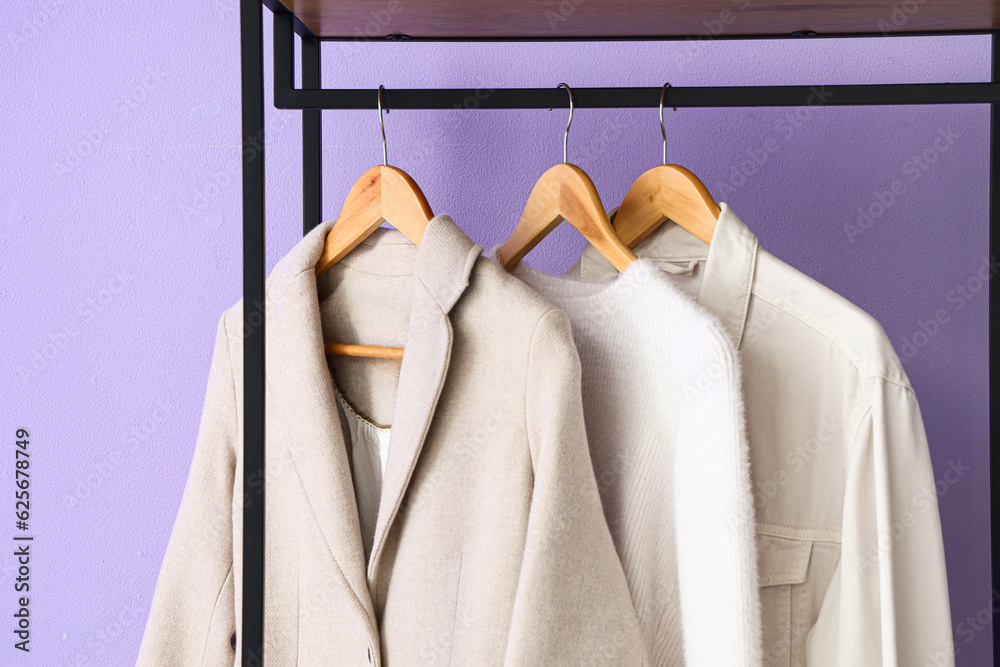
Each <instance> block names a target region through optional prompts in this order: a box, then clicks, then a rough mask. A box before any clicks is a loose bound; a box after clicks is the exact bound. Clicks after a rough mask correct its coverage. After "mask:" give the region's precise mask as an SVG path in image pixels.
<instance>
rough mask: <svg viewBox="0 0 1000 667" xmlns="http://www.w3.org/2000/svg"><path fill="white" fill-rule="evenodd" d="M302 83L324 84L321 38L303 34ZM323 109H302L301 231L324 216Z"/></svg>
mask: <svg viewBox="0 0 1000 667" xmlns="http://www.w3.org/2000/svg"><path fill="white" fill-rule="evenodd" d="M302 87H303V88H314V89H317V90H318V89H320V88H322V87H323V86H322V81H321V78H320V41H319V39H317V38H315V37H309V36H305V35H303V36H302ZM322 113H323V112H322V110H320V109H305V110H303V111H302V234H303V235H305V234H308V233H309V230H310V229H312V228H313V227H315V226H316V225H318V224H319V223H320V222H321V221H322V220H323V135H322V120H321V119H322V116H321V114H322Z"/></svg>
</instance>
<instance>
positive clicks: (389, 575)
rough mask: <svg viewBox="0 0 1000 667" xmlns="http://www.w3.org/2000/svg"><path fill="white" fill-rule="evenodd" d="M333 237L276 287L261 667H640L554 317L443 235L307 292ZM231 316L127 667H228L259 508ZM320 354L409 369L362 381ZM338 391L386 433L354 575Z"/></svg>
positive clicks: (272, 291)
mask: <svg viewBox="0 0 1000 667" xmlns="http://www.w3.org/2000/svg"><path fill="white" fill-rule="evenodd" d="M332 224H333V223H332V221H328V222H324V223H322V224H320V225H319V226H318V227H316V228H315V229H313V230H312V231H311V232H310V233H309V234H307V235H306V236H305V237H304V238H303V239H302V241H300V242H299V243H298V244H296V246H295V247H294V248H293V249H292V250H291V252H290V253H289V254H288V255H286V256H285V257H283V258H282V259H281V260H280V261H279V262H278V263H277V265H276V266H275V268H274V270H273V272H272V274H271V275H270V277H269V278H268V281H267V297H266V300H267V305H266V312H267V330H266V332H267V334H266V346H267V349H266V354H267V356H266V385H267V386H266V410H267V413H266V416H267V420H266V466H267V470H266V473H267V475H266V479H267V512H266V532H267V546H266V551H265V559H266V561H265V562H266V566H265V630H264V631H265V644H264V654H265V660H266V664H267V665H270V666H272V667H279V666H287V665H366V664H373V665H394V666H402V665H449V664H451V665H586V664H594V665H639V664H643V663H644V656H643V654H642V651H643V649H642V646H643V642H642V636H641V633H640V630H639V626H638V622H637V619H636V615H635V611H634V609H633V607H632V602H631V598H630V595H629V590H628V586H627V584H626V581H625V576H624V573H623V571H622V567H621V564H620V562H619V560H618V557H617V554H616V552H615V548H614V545H613V543H612V540H611V536H610V533H609V531H608V527H607V523H606V522H605V519H604V515H603V512H602V508H601V502H600V498H599V495H598V489H597V483H596V481H595V477H594V473H593V467H592V465H591V462H590V458H589V451H588V447H587V440H586V434H585V429H584V418H583V408H582V402H581V389H580V364H579V358H578V356H577V353H576V350H575V348H574V345H573V338H572V334H571V331H570V324H569V321H568V319H567V317H566V315H565V314H564V313H563V312H562V311H560V310H557V309H555V308H553V307H552V306H551V305H550V304H548V303H547V302H545V301H543V300H542V299H541V297H539V296H537V295H536V294H535V293H534V292H532V291H531V290H530V289H529V288H528V287H526V286H525V285H524V284H523V283H521V282H520V281H519V280H517V279H516V278H513V277H511V276H509V275H507V274H506V273H505V272H504V271H503V270H502V269H501V268H500V267H498V266H497V265H495V264H493V263H492V262H490V261H489V260H488V259H486V258H484V257H481V256H480V253H481V250H482V248H481V247H479V246H477V245H474V244H473V243H472V241H470V240H469V238H468V237H467V236H466V235H465V234H464V233H463V232H462V231H461V230H460V229H459V228H458V227H456V226H455V224H454V223H453V222H452V221H451V220H450V219H449V218H448V217H447V216H437V217H435V218H433V219H432V220H431V221H430V223H429V225H428V227H427V230H426V233H425V235H424V237H423V240H422V243H421V245H420V246H419V247H417V246H415V245H414V244H412V243H410V242H409V241H408V240H406V238H405V237H404V236H403V235H402V234H401V233H399V232H398V231H396V230H386V229H380V230H376V232H375V234H374V235H373V236H371V237H369V239H368V240H366V241H365V242H364V243H363V245H362V246H359V247H358V248H357V249H355V250H354V251H352V252H351V254H349V255H348V256H347V257H346V258H344V259H343V260H342V261H341V262H339V263H338V264H337V265H335V267H334V268H333V269H331V270H330V271H328V272H327V273H325V274H324V275H323V276H321V277H320V279H319V281H318V284H317V279H316V276H315V271H314V269H315V264H316V261H317V260H318V259H319V256H320V253H321V252H322V248H323V241H324V237H325V236H326V233H327V232H328V231H329V230H330V227H331V226H332ZM254 307H255V308H256V309H257V310H258V312H259V311H260V310H261V308H260V307H258V306H256V305H255V306H254ZM242 308H243V304H242V302H238V303H237V304H236V305H235V306H233V307H232V308H230V309H229V310H227V311H226V312H225V314H224V315H223V316H222V318H221V320H220V322H219V326H218V336H217V340H216V345H215V353H214V358H213V360H212V366H211V371H210V375H209V381H208V389H207V393H206V397H205V403H204V411H203V415H202V421H201V427H200V431H199V434H198V439H197V443H196V445H195V449H194V458H193V461H192V463H191V468H190V473H189V477H188V479H187V484H186V486H185V489H184V492H183V498H182V501H181V505H180V510H179V513H178V515H177V518H176V521H175V524H174V527H173V531H172V533H171V536H170V539H169V544H168V547H167V551H166V555H165V557H164V559H163V564H162V568H161V571H160V574H159V578H158V581H157V584H156V590H155V594H154V597H153V602H152V609H151V612H150V615H149V619H148V622H147V625H146V629H145V634H144V636H143V641H142V645H141V648H140V652H139V656H138V664H139V665H143V666H147V665H148V666H151V667H152V666H156V667H164V666H171V665H177V666H178V667H180V666H183V667H192V666H195V665H212V666H216V665H219V666H221V665H234V664H235V665H240V664H241V651H242V644H241V640H240V635H241V633H240V632H237V630H238V629H239V628H240V627H241V617H242V614H241V610H242V599H241V590H242V588H241V583H240V582H241V581H242V577H241V568H242V557H243V554H242V530H241V528H242V514H243V509H244V507H246V506H248V505H249V504H250V503H256V502H262V500H263V496H262V494H261V490H262V485H260V484H254V485H251V486H250V488H244V484H243V479H244V470H243V456H242V450H243V435H244V434H243V372H242V362H243V344H242V343H243V319H242ZM324 340H326V341H336V342H357V343H365V344H372V345H397V346H402V345H404V344H405V350H406V352H405V355H404V357H403V360H402V362H401V364H400V362H398V361H395V362H393V361H385V360H361V361H359V362H358V363H360V364H362V365H361V366H357V367H356V368H352V367H351V362H348V361H347V360H346V359H338V360H336V361H330V360H328V359H327V357H326V356H325V353H324V349H323V342H324ZM380 364H381V365H380ZM392 364H395V365H394V366H393V365H392ZM331 369H333V370H334V371H335V372H334V374H333V375H331ZM345 371H346V372H345ZM357 371H366V372H357ZM368 371H370V372H368ZM334 375H335V376H336V377H334ZM334 379H336V382H337V387H338V388H339V389H340V390H341V391H342V392H343V394H344V397H345V398H346V399H347V400H348V401H350V402H351V403H352V405H353V407H354V408H358V409H359V412H361V413H362V414H365V415H366V416H367V417H371V418H372V421H373V422H374V423H383V425H387V426H388V425H389V424H390V423H391V438H390V444H389V450H388V460H387V462H386V469H385V477H384V479H383V482H382V494H381V499H380V505H379V508H378V518H377V523H376V528H375V535H374V542H373V546H372V552H371V557H370V559H369V560H368V561H367V563H366V560H365V555H364V549H363V546H362V538H361V531H360V527H359V519H358V509H357V503H356V500H355V490H354V486H353V483H352V478H351V467H350V463H349V460H350V456H349V452H348V451H347V449H348V447H349V446H350V444H349V443H348V442H345V438H344V433H345V429H344V428H343V425H342V423H341V420H342V413H341V412H340V410H339V409H338V406H337V399H336V396H335V391H336V390H335V388H334V384H333V381H334ZM386 406H389V408H388V409H387V408H386Z"/></svg>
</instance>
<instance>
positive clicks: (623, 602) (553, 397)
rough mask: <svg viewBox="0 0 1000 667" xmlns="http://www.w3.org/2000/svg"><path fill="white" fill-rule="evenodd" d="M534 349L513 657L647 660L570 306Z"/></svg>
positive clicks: (520, 661)
mask: <svg viewBox="0 0 1000 667" xmlns="http://www.w3.org/2000/svg"><path fill="white" fill-rule="evenodd" d="M528 356H529V360H528V380H527V395H526V400H527V405H526V420H527V424H526V426H527V431H528V439H529V444H530V448H531V459H532V465H533V469H534V475H535V478H534V486H533V491H532V498H531V507H530V513H529V517H528V531H527V536H526V544H525V549H524V556H523V558H522V563H521V573H520V577H519V580H518V586H517V593H516V597H515V601H514V609H513V616H512V619H511V628H510V635H509V637H508V641H507V652H506V658H505V663H504V664H506V665H581V664H589V665H640V664H645V663H644V649H643V643H642V635H641V633H640V630H639V624H638V619H637V617H636V615H635V609H634V607H633V606H632V600H631V597H630V595H629V591H628V584H627V582H626V580H625V573H624V570H623V569H622V566H621V561H619V559H618V554H617V552H616V551H615V547H614V543H613V542H612V540H611V533H610V531H609V530H608V526H607V521H606V520H605V518H604V512H603V509H602V506H601V500H600V496H599V493H598V489H597V481H596V479H595V476H594V469H593V464H592V463H591V460H590V450H589V447H588V445H587V435H586V429H585V426H584V418H583V400H582V396H581V385H580V361H579V357H578V356H577V352H576V347H575V345H574V343H573V338H572V333H571V330H570V324H569V319H568V317H567V316H566V314H565V313H564V312H562V311H560V310H550V311H548V313H547V314H546V315H544V316H543V317H542V319H541V321H540V322H539V324H538V325H537V327H536V329H535V332H534V336H533V339H532V342H531V350H530V352H529V355H528Z"/></svg>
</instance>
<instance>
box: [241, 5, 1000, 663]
mask: <svg viewBox="0 0 1000 667" xmlns="http://www.w3.org/2000/svg"><path fill="white" fill-rule="evenodd" d="M265 6H266V7H267V8H268V9H270V10H271V11H272V12H273V14H274V34H273V39H274V105H275V107H277V108H280V109H301V110H302V139H303V151H302V177H303V188H302V195H303V233H308V232H309V230H311V229H312V228H314V227H315V226H316V225H318V224H319V223H320V222H321V218H322V169H321V167H322V145H321V136H322V135H321V117H320V116H321V110H322V109H372V110H375V109H376V108H377V106H376V105H377V92H376V85H375V84H373V86H372V88H371V89H370V90H356V89H323V88H322V87H321V79H320V42H322V41H338V38H330V37H318V36H317V35H316V34H314V33H313V32H312V31H311V30H310V29H309V28H308V27H306V26H305V24H304V23H302V21H301V20H299V18H298V17H297V16H295V15H294V14H293V13H291V12H290V11H289V10H288V9H287V8H286V7H285V5H283V4H282V3H281V2H280V0H241V1H240V41H241V68H242V105H243V304H244V307H243V327H244V387H243V393H244V410H245V414H244V445H243V447H244V483H245V484H247V485H248V486H249V485H250V483H251V481H250V478H251V476H253V475H258V476H259V477H258V481H257V482H256V483H260V482H259V480H261V479H263V478H264V461H265V459H264V445H265V443H264V404H265V401H264V396H265V389H264V387H265V385H264V349H265V347H264V341H265V325H264V312H263V311H264V305H263V304H264V280H265V263H264V230H265V227H264V223H265V219H264V155H265V127H264V61H263V8H264V7H265ZM296 33H298V34H299V35H300V37H301V38H302V45H301V46H302V48H301V67H302V88H295V87H294V81H295V78H294V75H295V56H294V53H295V44H294V35H295V34H296ZM915 34H918V35H970V34H979V35H982V34H989V35H992V52H991V71H992V75H991V81H990V82H987V83H921V84H875V85H836V86H824V85H815V86H713V87H671V88H669V89H667V96H666V101H665V106H669V107H761V106H815V105H820V104H822V105H841V106H843V105H851V106H883V105H905V104H990V108H991V112H990V237H989V238H990V240H989V245H990V256H991V257H992V256H994V255H997V254H998V253H1000V233H997V232H998V230H1000V205H998V200H997V197H996V196H995V194H994V193H995V192H997V188H998V187H1000V169H998V168H997V167H998V165H997V160H998V158H1000V146H998V131H1000V125H998V123H1000V83H998V82H997V76H996V75H997V72H996V65H997V61H998V50H1000V40H998V35H1000V31H996V30H989V31H975V30H942V31H930V32H926V31H922V32H918V33H895V32H894V33H889V34H888V35H884V34H882V33H842V34H841V33H837V34H827V35H817V34H815V33H809V32H798V33H792V34H790V35H721V36H719V38H720V39H741V40H748V39H774V38H779V37H780V38H792V39H802V38H809V39H812V38H827V37H866V36H879V37H882V36H913V35H915ZM685 38H687V37H686V36H666V37H638V38H634V39H632V38H629V39H627V40H626V39H622V38H613V39H615V40H616V41H637V40H677V39H685ZM386 39H387V41H402V40H409V39H410V38H408V37H405V36H400V35H393V36H389V37H387V38H386ZM600 39H602V38H599V37H598V38H589V37H588V38H574V37H571V38H563V39H548V38H531V37H526V38H516V37H512V38H492V37H480V38H469V39H459V38H455V39H452V38H432V39H428V40H420V41H468V42H481V41H507V42H516V41H560V42H564V41H567V42H568V41H584V40H585V41H595V40H600ZM573 92H574V97H575V106H576V107H578V108H588V107H589V108H624V107H657V106H658V105H659V99H660V98H659V95H660V88H659V86H657V87H650V88H574V89H573ZM383 105H384V106H385V107H386V108H391V109H453V108H456V106H457V107H458V108H470V109H476V108H478V109H542V108H560V107H567V106H568V102H567V98H566V95H565V93H563V92H562V91H561V90H558V89H556V88H555V87H553V88H497V89H396V90H392V89H388V90H385V91H383ZM989 294H990V296H989V306H990V308H989V326H990V334H989V341H990V361H989V373H990V505H991V515H990V525H991V538H992V553H993V554H1000V450H998V445H996V443H998V442H1000V321H998V320H1000V288H995V287H994V285H993V284H992V283H991V284H990V288H989ZM994 480H997V481H996V482H994ZM264 498H265V495H264V494H262V495H261V496H260V497H259V502H257V501H256V500H255V499H252V500H251V502H250V503H249V504H247V505H246V506H245V508H244V519H243V581H242V591H243V619H242V627H241V628H240V633H241V636H242V661H243V662H242V664H243V665H244V667H257V666H260V665H263V664H264V654H263V646H264V516H265V506H266V503H265V501H264ZM992 563H993V565H992V568H993V569H992V580H993V587H992V591H991V602H992V600H993V599H994V598H997V599H998V601H1000V593H998V592H997V584H998V582H1000V559H997V558H996V557H994V558H993V561H992ZM993 611H994V613H993V615H992V616H993V654H994V657H995V658H996V657H1000V613H997V612H998V609H997V608H996V607H994V608H993Z"/></svg>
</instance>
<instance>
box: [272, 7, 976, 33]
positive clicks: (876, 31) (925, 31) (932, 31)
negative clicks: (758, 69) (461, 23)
mask: <svg viewBox="0 0 1000 667" xmlns="http://www.w3.org/2000/svg"><path fill="white" fill-rule="evenodd" d="M265 1H267V0H265ZM296 19H297V17H296ZM296 32H297V31H296ZM991 34H993V31H992V30H990V29H986V28H983V29H970V30H909V31H906V30H887V31H881V30H872V31H868V32H814V31H812V30H797V31H795V32H790V33H762V34H749V33H733V34H727V33H720V34H717V35H716V34H710V33H707V32H706V33H705V34H701V35H637V36H634V37H621V36H610V37H609V36H604V35H564V34H553V35H520V36H493V35H483V36H477V37H468V36H464V37H463V36H455V37H439V36H426V37H424V36H414V35H401V34H395V35H384V36H377V37H368V36H358V35H343V36H325V37H320V38H319V39H320V40H321V41H323V42H359V41H360V42H469V43H475V42H676V41H693V40H697V41H707V42H712V41H715V40H719V39H721V40H758V39H805V38H821V39H853V38H855V37H858V38H868V37H944V36H947V37H964V36H975V35H991Z"/></svg>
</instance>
